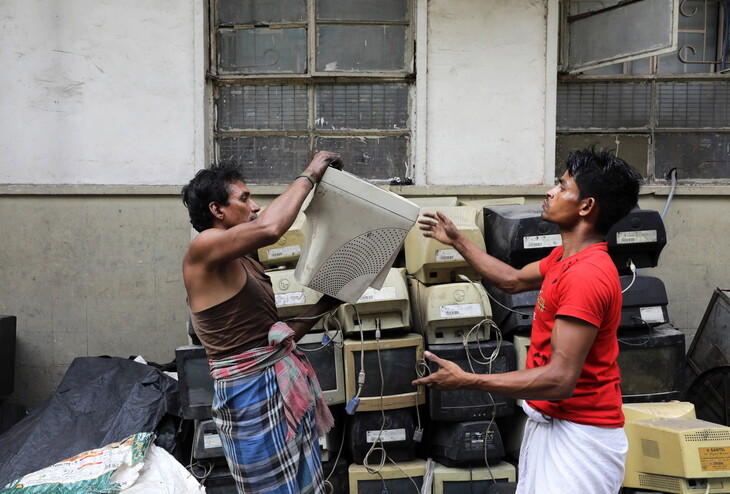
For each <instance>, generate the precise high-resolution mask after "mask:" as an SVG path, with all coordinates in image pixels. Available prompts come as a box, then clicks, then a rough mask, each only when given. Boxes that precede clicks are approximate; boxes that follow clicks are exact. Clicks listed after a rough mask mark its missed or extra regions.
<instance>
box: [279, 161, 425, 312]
mask: <svg viewBox="0 0 730 494" xmlns="http://www.w3.org/2000/svg"><path fill="white" fill-rule="evenodd" d="M418 213H419V208H418V206H417V205H415V204H414V203H412V202H411V201H408V200H406V199H404V198H402V197H400V196H398V195H396V194H394V193H392V192H389V191H386V190H383V189H381V188H380V187H376V186H375V185H372V184H370V183H368V182H366V181H365V180H362V179H360V178H358V177H356V176H354V175H351V174H349V173H346V172H343V171H340V170H337V169H335V168H331V167H330V168H328V169H327V171H326V172H325V174H324V176H323V177H322V180H321V181H320V183H319V184H318V185H317V187H316V188H315V189H314V192H313V195H312V198H311V200H310V202H309V204H308V205H307V206H306V208H305V209H304V214H305V215H306V217H307V228H308V231H309V235H308V236H307V239H306V243H305V245H304V249H303V251H302V254H301V256H300V257H299V262H298V263H297V267H296V271H295V272H294V275H295V277H296V278H297V280H299V282H300V283H301V284H303V285H305V286H308V287H310V288H312V289H314V290H317V291H318V292H322V293H325V294H327V295H330V296H332V297H335V298H337V299H339V300H343V301H345V302H348V303H351V304H354V303H356V302H357V301H358V300H359V299H360V296H361V295H362V294H363V293H365V290H367V288H368V287H373V288H376V289H380V288H381V287H382V286H383V283H384V282H385V278H386V276H387V275H388V272H389V269H390V267H391V266H392V265H393V262H394V261H395V258H396V256H397V255H398V252H399V251H400V248H401V246H402V245H403V241H404V239H405V238H406V235H407V234H408V231H409V230H410V229H411V227H412V226H413V225H414V224H415V223H416V220H417V219H418Z"/></svg>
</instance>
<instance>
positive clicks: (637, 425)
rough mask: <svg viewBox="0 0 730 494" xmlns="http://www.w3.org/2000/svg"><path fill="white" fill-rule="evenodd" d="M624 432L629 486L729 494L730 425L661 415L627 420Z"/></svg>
mask: <svg viewBox="0 0 730 494" xmlns="http://www.w3.org/2000/svg"><path fill="white" fill-rule="evenodd" d="M624 431H625V432H626V437H627V438H628V441H629V452H628V455H627V456H626V474H625V477H624V483H623V485H624V487H631V488H644V489H656V490H660V491H662V492H670V493H676V494H691V493H699V492H701V493H703V494H704V493H706V492H709V493H712V494H720V493H728V492H730V427H727V426H724V425H719V424H714V423H712V422H707V421H704V420H699V419H694V418H658V419H648V420H638V421H636V422H627V423H626V425H625V426H624ZM708 486H709V490H707V487H708Z"/></svg>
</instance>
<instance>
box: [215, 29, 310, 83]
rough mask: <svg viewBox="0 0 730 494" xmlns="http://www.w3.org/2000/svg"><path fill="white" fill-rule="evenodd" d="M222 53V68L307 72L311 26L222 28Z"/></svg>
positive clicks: (219, 33)
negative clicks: (309, 29) (309, 30)
mask: <svg viewBox="0 0 730 494" xmlns="http://www.w3.org/2000/svg"><path fill="white" fill-rule="evenodd" d="M218 53H219V61H218V66H219V68H220V70H221V72H226V73H238V74H268V73H281V72H285V73H293V74H303V73H304V72H305V71H306V70H307V30H306V29H305V28H285V29H269V28H254V29H221V30H220V31H218Z"/></svg>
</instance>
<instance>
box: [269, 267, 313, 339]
mask: <svg viewBox="0 0 730 494" xmlns="http://www.w3.org/2000/svg"><path fill="white" fill-rule="evenodd" d="M266 274H267V275H268V276H269V278H271V286H272V288H273V289H274V298H275V299H276V312H277V313H278V314H279V318H280V319H281V320H282V321H287V320H289V319H292V318H296V317H297V316H299V315H301V314H302V313H303V312H304V311H305V310H307V309H309V308H310V307H311V306H313V305H314V304H316V303H317V302H318V301H319V299H320V298H322V294H321V293H319V292H318V291H315V290H312V289H311V288H309V287H306V286H304V285H302V284H301V283H299V282H298V281H297V280H296V278H295V277H294V270H293V269H285V270H282V271H268V272H267V273H266ZM324 323H325V320H324V319H320V320H319V321H317V322H316V324H315V325H314V327H313V328H312V329H313V330H321V329H323V328H324Z"/></svg>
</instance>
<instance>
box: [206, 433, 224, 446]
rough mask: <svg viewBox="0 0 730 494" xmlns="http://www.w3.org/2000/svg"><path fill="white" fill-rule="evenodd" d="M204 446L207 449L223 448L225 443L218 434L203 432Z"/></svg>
mask: <svg viewBox="0 0 730 494" xmlns="http://www.w3.org/2000/svg"><path fill="white" fill-rule="evenodd" d="M203 446H204V447H205V449H213V448H222V447H223V443H222V442H221V438H220V436H219V435H218V434H203Z"/></svg>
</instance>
